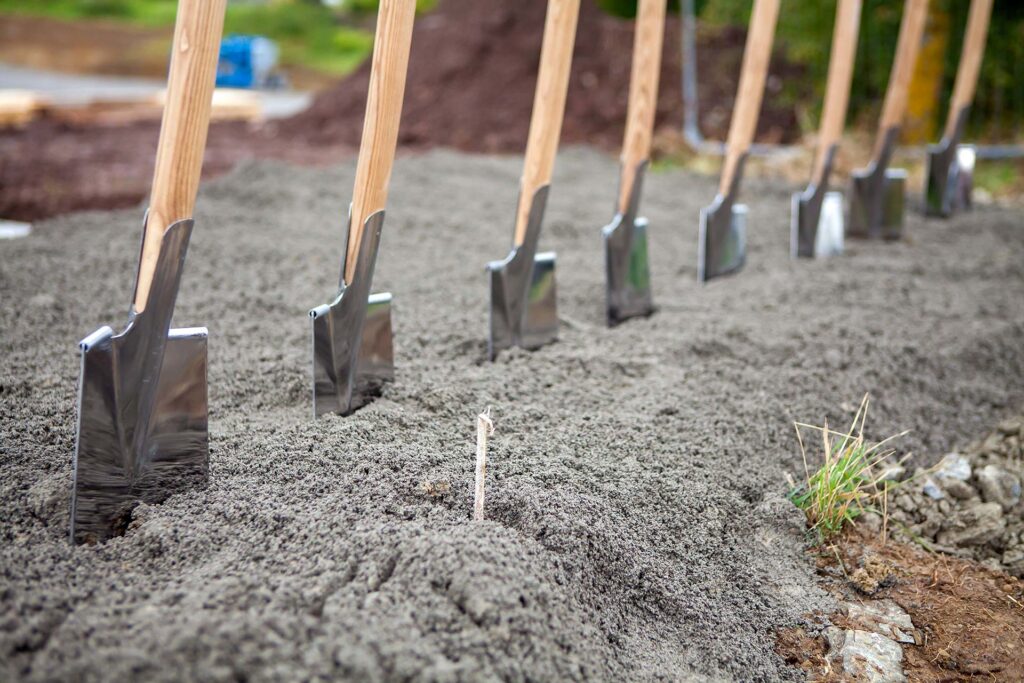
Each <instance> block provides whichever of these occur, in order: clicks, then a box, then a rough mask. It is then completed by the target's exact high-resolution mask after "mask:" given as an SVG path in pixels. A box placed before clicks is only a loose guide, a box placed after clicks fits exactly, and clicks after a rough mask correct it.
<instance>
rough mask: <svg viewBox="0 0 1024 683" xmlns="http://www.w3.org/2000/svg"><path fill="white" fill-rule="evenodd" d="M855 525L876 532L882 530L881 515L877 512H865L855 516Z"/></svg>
mask: <svg viewBox="0 0 1024 683" xmlns="http://www.w3.org/2000/svg"><path fill="white" fill-rule="evenodd" d="M857 525H858V526H863V527H864V528H865V529H866V530H868V531H870V532H871V533H875V534H877V533H878V532H880V531H881V530H882V516H881V515H880V514H878V513H877V512H865V513H864V514H863V515H861V516H860V517H858V518H857Z"/></svg>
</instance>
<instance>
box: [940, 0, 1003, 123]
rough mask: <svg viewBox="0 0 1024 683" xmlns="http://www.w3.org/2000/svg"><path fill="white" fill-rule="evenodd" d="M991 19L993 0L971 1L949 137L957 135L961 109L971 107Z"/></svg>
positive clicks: (950, 106)
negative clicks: (955, 133)
mask: <svg viewBox="0 0 1024 683" xmlns="http://www.w3.org/2000/svg"><path fill="white" fill-rule="evenodd" d="M991 17H992V0H971V13H970V16H969V17H968V19H967V30H966V32H965V33H964V47H963V50H962V51H961V52H960V66H959V67H957V70H956V83H955V84H954V85H953V99H952V101H951V102H950V105H949V115H948V116H947V117H946V137H950V136H952V135H953V133H954V132H956V123H957V116H958V115H959V113H960V110H961V109H963V108H964V107H966V106H968V105H970V104H971V101H972V100H973V99H974V89H975V88H976V87H977V85H978V71H979V70H980V69H981V60H982V57H984V56H985V38H986V37H987V35H988V24H989V19H990V18H991Z"/></svg>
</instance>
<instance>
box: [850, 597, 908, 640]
mask: <svg viewBox="0 0 1024 683" xmlns="http://www.w3.org/2000/svg"><path fill="white" fill-rule="evenodd" d="M846 613H847V615H849V617H850V619H853V620H854V621H856V622H857V623H858V624H860V625H861V626H863V627H865V628H870V629H871V630H873V631H875V632H876V633H878V634H879V635H883V636H885V637H886V638H891V639H892V640H895V641H896V642H898V643H908V644H913V643H915V642H917V641H916V640H915V639H914V635H913V634H914V622H913V621H911V619H910V615H909V614H907V613H906V612H905V611H904V610H903V608H902V607H900V606H899V605H897V604H896V603H895V602H893V601H892V600H867V601H865V602H851V603H848V604H847V605H846Z"/></svg>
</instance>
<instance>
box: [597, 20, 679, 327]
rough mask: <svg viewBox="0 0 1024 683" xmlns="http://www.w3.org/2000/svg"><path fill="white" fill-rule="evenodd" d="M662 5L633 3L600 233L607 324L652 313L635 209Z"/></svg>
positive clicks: (643, 238)
mask: <svg viewBox="0 0 1024 683" xmlns="http://www.w3.org/2000/svg"><path fill="white" fill-rule="evenodd" d="M666 5H667V3H666V2H665V0H640V2H639V4H638V6H637V17H636V34H635V37H634V38H633V72H632V74H631V76H630V81H629V108H628V110H627V113H626V136H625V140H624V141H623V144H622V168H621V175H620V178H619V199H618V204H617V206H616V208H617V213H616V214H615V217H614V218H613V219H612V222H611V223H610V224H608V225H607V226H605V228H604V230H603V231H602V232H603V235H604V262H605V273H606V280H605V293H606V296H605V301H606V306H605V308H606V313H607V317H608V324H609V325H617V324H619V323H620V322H622V321H624V320H627V319H629V318H632V317H635V316H642V315H649V314H650V313H652V312H653V311H654V304H653V303H652V301H651V275H650V266H649V265H648V259H647V219H646V218H639V217H638V216H637V212H638V211H639V208H640V193H641V189H642V187H643V177H644V171H645V170H646V168H647V163H648V161H649V158H650V154H651V135H652V134H653V132H654V115H655V113H656V109H657V105H658V76H659V73H660V71H661V46H662V40H663V36H664V33H665V9H666Z"/></svg>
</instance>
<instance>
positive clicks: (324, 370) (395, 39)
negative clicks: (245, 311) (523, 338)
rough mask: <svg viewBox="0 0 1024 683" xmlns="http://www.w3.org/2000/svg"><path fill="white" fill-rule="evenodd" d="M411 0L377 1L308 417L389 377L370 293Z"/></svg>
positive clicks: (318, 319) (357, 403) (369, 395)
mask: <svg viewBox="0 0 1024 683" xmlns="http://www.w3.org/2000/svg"><path fill="white" fill-rule="evenodd" d="M415 16H416V0H381V3H380V6H379V8H378V13H377V32H376V37H375V38H374V43H373V62H372V67H371V70H370V85H369V94H368V96H367V100H366V118H365V119H364V121H363V137H362V141H361V143H360V147H359V161H358V162H357V165H356V180H355V189H354V190H353V193H352V204H351V206H350V207H349V216H348V228H347V229H346V231H345V246H344V247H343V248H342V252H343V258H342V265H341V282H340V284H339V286H338V293H337V295H336V296H335V297H334V300H333V301H332V302H331V303H329V304H325V305H323V306H318V307H316V308H314V309H313V310H311V311H310V312H309V316H310V318H311V319H312V322H313V416H314V418H315V417H319V416H320V415H324V414H326V413H339V414H341V415H348V414H350V413H351V412H353V411H354V410H356V409H357V408H360V407H361V406H363V405H365V404H366V403H368V402H369V401H370V400H372V399H373V397H375V396H377V395H379V394H380V391H381V388H382V387H383V385H384V384H385V383H386V382H390V381H392V380H393V379H394V350H393V346H392V334H391V295H390V294H387V293H383V294H375V295H372V296H371V295H370V287H371V285H372V283H373V270H374V266H375V264H376V263H377V250H378V248H379V246H380V236H381V230H382V229H383V227H384V205H385V203H386V202H387V195H388V180H389V179H390V177H391V168H392V166H393V165H394V161H395V147H396V145H397V143H398V124H399V120H400V119H401V116H402V98H403V94H404V92H405V76H406V71H407V69H408V65H409V48H410V44H411V42H412V26H413V19H414V18H415Z"/></svg>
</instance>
